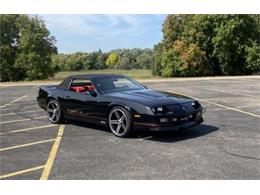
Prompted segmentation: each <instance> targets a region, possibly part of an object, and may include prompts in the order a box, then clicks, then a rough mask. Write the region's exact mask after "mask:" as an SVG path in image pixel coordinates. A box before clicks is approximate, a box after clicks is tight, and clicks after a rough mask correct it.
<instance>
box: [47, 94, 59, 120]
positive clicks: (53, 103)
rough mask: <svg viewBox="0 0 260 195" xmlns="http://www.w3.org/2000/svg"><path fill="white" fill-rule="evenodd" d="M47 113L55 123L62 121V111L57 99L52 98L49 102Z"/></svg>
mask: <svg viewBox="0 0 260 195" xmlns="http://www.w3.org/2000/svg"><path fill="white" fill-rule="evenodd" d="M47 114H48V118H49V121H50V122H51V123H54V124H59V123H62V121H63V117H62V111H61V107H60V104H59V102H58V101H57V100H55V99H51V100H50V101H49V102H48V104H47Z"/></svg>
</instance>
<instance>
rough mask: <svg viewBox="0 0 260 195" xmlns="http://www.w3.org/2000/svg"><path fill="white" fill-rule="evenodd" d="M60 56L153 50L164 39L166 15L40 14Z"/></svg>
mask: <svg viewBox="0 0 260 195" xmlns="http://www.w3.org/2000/svg"><path fill="white" fill-rule="evenodd" d="M39 16H40V17H41V18H42V19H43V20H44V21H45V24H46V27H47V28H48V30H49V31H50V33H51V35H52V36H54V37H55V38H56V40H57V43H56V46H57V47H58V52H59V53H73V52H77V51H82V52H91V51H97V50H98V49H101V50H102V51H105V52H107V51H110V50H113V49H119V48H152V47H153V45H154V44H156V43H158V42H159V41H161V40H162V31H161V29H162V23H163V21H164V19H165V17H166V15H115V14H110V15H78V14H74V15H69V14H66V15H39Z"/></svg>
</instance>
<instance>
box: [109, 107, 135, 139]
mask: <svg viewBox="0 0 260 195" xmlns="http://www.w3.org/2000/svg"><path fill="white" fill-rule="evenodd" d="M108 125H109V128H110V130H111V131H112V133H113V134H114V135H115V136H117V137H129V136H130V134H131V129H132V116H131V114H130V112H129V111H128V110H126V109H125V108H123V107H120V106H116V107H113V108H112V109H111V110H110V112H109V115H108Z"/></svg>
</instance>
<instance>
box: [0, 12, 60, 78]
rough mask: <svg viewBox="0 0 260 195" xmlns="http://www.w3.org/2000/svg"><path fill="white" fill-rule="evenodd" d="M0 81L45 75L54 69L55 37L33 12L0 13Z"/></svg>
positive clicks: (49, 74)
mask: <svg viewBox="0 0 260 195" xmlns="http://www.w3.org/2000/svg"><path fill="white" fill-rule="evenodd" d="M0 26H1V45H0V49H1V61H0V62H1V78H0V79H1V81H11V80H14V81H16V80H24V79H28V80H34V79H46V78H48V77H49V76H53V74H54V71H55V70H56V69H55V68H54V67H52V63H51V58H52V55H53V54H56V52H57V51H56V50H57V49H56V47H55V38H54V37H52V36H50V33H49V31H48V29H47V28H46V27H45V24H44V22H43V21H42V20H41V19H40V18H39V17H37V16H34V17H31V16H28V15H1V18H0Z"/></svg>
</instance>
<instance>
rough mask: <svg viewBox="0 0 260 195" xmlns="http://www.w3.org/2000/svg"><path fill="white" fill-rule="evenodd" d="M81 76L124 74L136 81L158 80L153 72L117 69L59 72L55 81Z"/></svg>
mask: <svg viewBox="0 0 260 195" xmlns="http://www.w3.org/2000/svg"><path fill="white" fill-rule="evenodd" d="M79 74H123V75H127V76H130V77H132V78H135V79H151V78H156V77H155V76H153V75H152V71H151V70H145V69H132V70H117V69H104V70H83V71H65V72H58V73H57V74H56V75H55V77H54V79H55V80H63V79H64V78H66V77H67V76H71V75H79Z"/></svg>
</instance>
